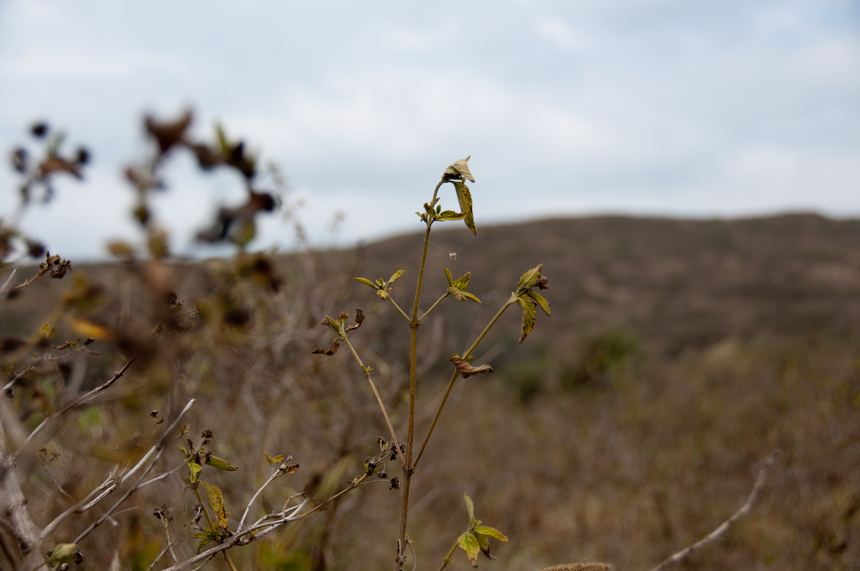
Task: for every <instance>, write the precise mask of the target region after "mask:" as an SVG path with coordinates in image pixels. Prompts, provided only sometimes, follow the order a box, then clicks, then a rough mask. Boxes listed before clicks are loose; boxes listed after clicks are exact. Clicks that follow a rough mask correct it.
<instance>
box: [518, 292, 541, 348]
mask: <svg viewBox="0 0 860 571" xmlns="http://www.w3.org/2000/svg"><path fill="white" fill-rule="evenodd" d="M517 303H518V304H520V307H521V308H522V310H523V324H522V329H521V330H520V338H519V342H520V343H522V342H523V341H525V338H526V337H528V336H529V333H531V332H532V330H533V329H534V328H535V320H536V319H537V304H536V303H535V302H533V301H532V300H531V299H530V298H526V297H525V296H519V297H517Z"/></svg>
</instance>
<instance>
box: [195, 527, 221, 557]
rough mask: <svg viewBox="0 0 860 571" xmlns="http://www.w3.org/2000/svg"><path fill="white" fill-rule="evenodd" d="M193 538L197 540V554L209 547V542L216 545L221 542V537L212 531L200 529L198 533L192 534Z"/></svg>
mask: <svg viewBox="0 0 860 571" xmlns="http://www.w3.org/2000/svg"><path fill="white" fill-rule="evenodd" d="M194 537H196V538H197V539H199V541H198V542H197V553H200V552H201V551H202V550H203V548H204V547H206V546H207V545H209V544H210V543H211V542H213V541H214V542H215V543H218V541H220V540H221V535H220V534H219V533H216V532H214V531H212V530H211V529H201V530H200V531H195V532H194Z"/></svg>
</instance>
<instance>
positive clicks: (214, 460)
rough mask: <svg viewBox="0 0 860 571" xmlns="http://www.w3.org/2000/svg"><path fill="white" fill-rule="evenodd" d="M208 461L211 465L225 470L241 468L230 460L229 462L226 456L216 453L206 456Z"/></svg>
mask: <svg viewBox="0 0 860 571" xmlns="http://www.w3.org/2000/svg"><path fill="white" fill-rule="evenodd" d="M206 463H207V464H208V465H209V466H212V467H213V468H217V469H219V470H224V471H226V472H232V471H234V470H238V469H239V467H238V466H234V465H233V464H231V463H230V462H228V461H227V460H225V459H224V458H220V457H218V456H215V455H214V454H210V455H209V456H208V457H207V458H206Z"/></svg>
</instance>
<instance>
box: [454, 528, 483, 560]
mask: <svg viewBox="0 0 860 571" xmlns="http://www.w3.org/2000/svg"><path fill="white" fill-rule="evenodd" d="M457 544H458V545H459V546H460V549H462V550H463V551H465V552H466V557H468V558H469V561H470V562H471V563H472V567H477V566H478V553H479V552H480V551H481V544H480V543H478V538H477V537H475V534H474V533H472V532H471V531H464V532H463V533H462V534H461V535H460V537H458V538H457Z"/></svg>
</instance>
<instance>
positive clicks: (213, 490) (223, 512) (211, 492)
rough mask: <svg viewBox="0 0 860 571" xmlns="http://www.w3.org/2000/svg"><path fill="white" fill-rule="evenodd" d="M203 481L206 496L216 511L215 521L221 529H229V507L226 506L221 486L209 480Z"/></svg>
mask: <svg viewBox="0 0 860 571" xmlns="http://www.w3.org/2000/svg"><path fill="white" fill-rule="evenodd" d="M201 483H202V484H203V489H204V490H206V497H207V499H208V500H209V505H210V506H211V507H212V511H213V512H214V513H215V523H217V524H218V527H220V528H221V529H227V526H228V522H227V508H226V507H225V506H224V494H223V492H221V488H219V487H218V486H216V485H215V484H209V483H208V482H201Z"/></svg>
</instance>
